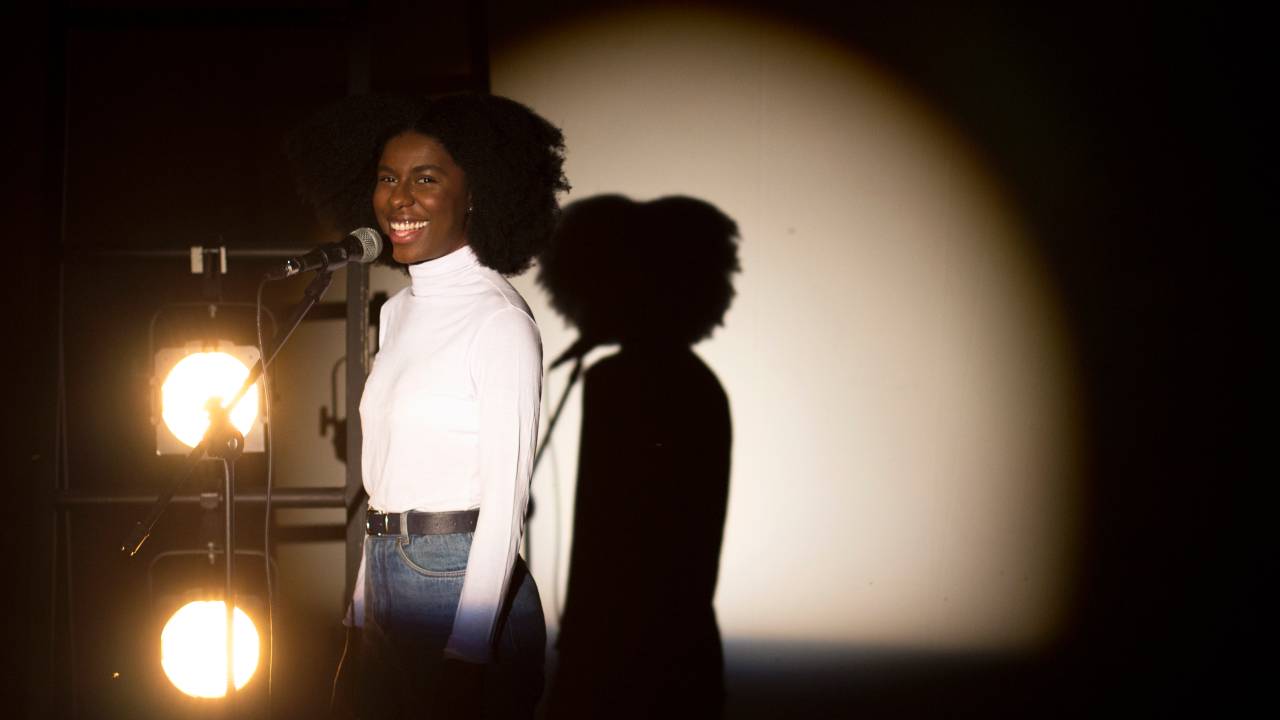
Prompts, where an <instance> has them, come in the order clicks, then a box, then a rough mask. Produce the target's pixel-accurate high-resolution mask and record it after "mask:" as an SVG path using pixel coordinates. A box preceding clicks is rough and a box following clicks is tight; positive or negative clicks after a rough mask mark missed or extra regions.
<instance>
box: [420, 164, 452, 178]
mask: <svg viewBox="0 0 1280 720" xmlns="http://www.w3.org/2000/svg"><path fill="white" fill-rule="evenodd" d="M412 169H413V172H416V173H420V172H426V171H427V170H435V171H436V172H438V173H444V174H445V175H448V174H449V173H448V171H446V170H445V169H444V168H442V167H440V166H439V165H432V164H427V165H414V166H413V168H412Z"/></svg>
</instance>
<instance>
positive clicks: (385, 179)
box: [378, 175, 396, 183]
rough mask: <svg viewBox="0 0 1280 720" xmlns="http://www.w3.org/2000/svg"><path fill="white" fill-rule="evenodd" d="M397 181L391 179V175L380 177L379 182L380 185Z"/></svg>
mask: <svg viewBox="0 0 1280 720" xmlns="http://www.w3.org/2000/svg"><path fill="white" fill-rule="evenodd" d="M395 181H396V179H395V178H393V177H391V176H390V175H381V176H379V177H378V182H380V183H393V182H395Z"/></svg>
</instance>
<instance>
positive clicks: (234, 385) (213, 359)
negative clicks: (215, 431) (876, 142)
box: [160, 352, 258, 447]
mask: <svg viewBox="0 0 1280 720" xmlns="http://www.w3.org/2000/svg"><path fill="white" fill-rule="evenodd" d="M248 376H249V368H248V367H246V366H245V364H244V363H242V362H240V361H239V360H237V359H236V358H234V357H232V356H231V355H228V354H227V353H224V352H199V353H192V354H190V355H187V356H186V357H184V358H182V359H181V360H179V361H178V363H177V364H176V365H174V366H173V369H172V370H170V371H169V375H168V376H167V377H165V379H164V384H163V385H161V386H160V415H161V417H162V418H164V424H165V426H166V427H168V428H169V432H171V433H173V436H174V437H176V438H178V440H179V441H180V442H182V444H184V445H186V446H187V447H195V446H196V444H197V443H199V442H200V439H201V438H203V437H204V433H205V431H206V430H208V429H209V411H208V410H207V409H206V406H207V404H208V402H209V399H210V398H220V399H221V401H222V404H223V407H226V403H227V402H230V400H231V398H233V397H235V394H236V392H237V391H238V390H239V389H240V385H241V383H243V382H244V379H245V378H246V377H248ZM257 417H258V385H257V384H256V383H255V384H254V385H253V387H251V388H249V391H248V392H247V393H245V395H244V397H243V398H242V399H241V400H240V402H239V404H237V405H236V407H235V408H234V409H233V410H232V411H231V424H232V425H233V426H235V428H236V430H239V431H240V433H241V434H247V433H248V432H249V429H250V428H252V427H253V421H254V420H255V419H256V418H257Z"/></svg>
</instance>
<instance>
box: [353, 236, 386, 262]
mask: <svg viewBox="0 0 1280 720" xmlns="http://www.w3.org/2000/svg"><path fill="white" fill-rule="evenodd" d="M351 237H353V238H355V239H356V240H359V241H360V250H361V253H360V257H359V258H358V259H357V258H352V259H354V260H355V261H356V262H358V263H360V264H362V265H365V264H368V263H371V262H373V261H374V260H377V259H378V256H379V255H381V254H382V235H380V234H378V231H377V230H374V229H373V228H367V227H362V228H356V229H355V230H352V231H351Z"/></svg>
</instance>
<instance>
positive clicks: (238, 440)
mask: <svg viewBox="0 0 1280 720" xmlns="http://www.w3.org/2000/svg"><path fill="white" fill-rule="evenodd" d="M268 279H274V278H268ZM332 281H333V274H332V273H331V272H330V271H329V270H328V269H323V270H321V271H320V272H318V273H316V276H315V277H314V278H313V279H312V280H311V284H309V285H308V286H307V289H306V290H305V291H304V293H303V298H302V300H300V301H299V302H298V304H297V305H296V306H294V309H293V313H292V314H291V315H290V316H289V318H288V320H286V321H285V323H284V325H283V326H282V328H281V330H280V333H281V335H280V337H279V338H278V339H277V340H275V341H274V343H273V347H272V348H271V351H270V352H269V353H268V354H267V355H266V357H260V358H258V362H257V363H255V364H254V366H253V369H252V370H250V372H249V376H248V377H246V378H245V381H244V384H242V385H241V386H240V390H239V392H237V393H236V394H235V397H233V398H232V399H231V402H229V403H225V404H223V403H221V402H219V398H210V400H209V402H208V405H207V406H206V407H207V409H208V411H209V428H208V430H206V431H205V434H204V437H203V438H201V440H200V442H199V443H198V444H197V445H196V446H195V447H194V448H192V449H191V452H190V453H188V454H187V459H186V460H185V461H184V462H183V464H182V467H181V468H180V469H179V470H178V472H177V473H176V474H175V476H174V478H173V480H172V481H171V482H170V483H169V487H168V489H167V490H166V491H165V492H163V493H162V494H161V495H160V496H159V497H157V498H156V502H155V504H154V505H152V506H151V512H150V513H149V514H148V515H147V517H146V519H145V520H140V521H138V522H137V523H135V524H134V526H133V531H132V532H131V533H130V535H129V538H128V539H127V540H125V541H124V542H123V543H122V544H121V545H120V551H121V552H124V553H128V555H129V557H133V556H135V555H137V554H138V551H139V550H141V549H142V545H143V543H145V542H146V541H147V538H148V537H150V536H151V531H152V530H153V529H155V526H156V523H157V522H158V521H159V520H160V516H161V515H163V514H164V511H165V509H167V508H168V507H169V502H170V501H171V500H172V499H173V496H174V495H175V494H177V492H178V491H179V490H180V489H182V486H183V485H184V484H185V483H186V481H187V479H188V478H190V477H191V473H192V472H194V471H195V468H196V465H198V464H199V463H200V461H201V460H203V459H204V458H205V457H206V456H213V457H216V458H219V459H221V460H222V467H223V477H224V478H225V480H226V482H225V486H224V490H223V493H224V494H223V501H222V506H223V510H224V512H225V518H224V526H223V532H224V533H225V534H226V537H225V539H224V541H223V542H224V545H223V556H224V558H225V559H226V587H225V590H224V597H225V599H226V602H225V605H226V609H227V695H226V699H227V713H228V716H230V713H231V708H232V703H233V698H234V696H235V689H236V688H235V685H236V683H235V677H234V675H233V669H234V655H233V654H232V651H233V649H234V643H233V639H232V638H233V633H232V620H233V614H234V612H235V605H234V603H233V602H232V594H233V593H232V578H233V576H232V572H233V570H234V565H235V486H236V483H235V476H236V472H235V467H236V459H237V458H239V457H240V455H241V454H242V453H243V452H244V436H243V435H241V434H240V431H239V430H236V428H235V426H233V425H232V424H231V420H230V413H231V410H232V408H234V407H235V406H236V405H237V404H238V403H239V402H240V400H241V399H242V398H243V397H244V396H245V394H246V393H248V392H249V389H250V388H251V387H253V385H254V383H256V382H258V378H259V377H261V376H262V371H263V368H265V367H266V366H267V365H270V364H271V361H272V360H274V359H275V357H276V354H277V353H278V352H280V348H282V347H284V344H285V343H286V342H288V340H289V336H291V335H292V334H293V331H294V330H296V329H297V327H298V325H299V324H300V323H301V322H302V318H303V317H304V316H306V314H307V313H308V312H309V311H310V310H311V308H312V307H314V306H315V304H316V303H318V302H319V301H320V297H321V296H322V295H324V292H325V290H327V289H328V288H329V284H330V283H331V282H332ZM268 422H270V419H268ZM268 562H269V559H268Z"/></svg>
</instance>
